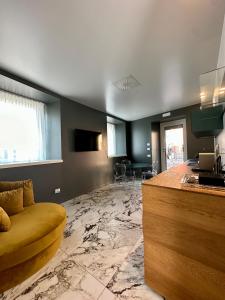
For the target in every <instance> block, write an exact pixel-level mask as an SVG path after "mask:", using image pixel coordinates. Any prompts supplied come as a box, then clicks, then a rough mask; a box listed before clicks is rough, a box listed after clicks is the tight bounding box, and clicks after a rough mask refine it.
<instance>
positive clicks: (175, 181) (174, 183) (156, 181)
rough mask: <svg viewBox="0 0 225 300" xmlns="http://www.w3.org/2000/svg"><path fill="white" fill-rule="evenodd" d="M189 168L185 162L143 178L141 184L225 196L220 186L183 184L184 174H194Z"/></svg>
mask: <svg viewBox="0 0 225 300" xmlns="http://www.w3.org/2000/svg"><path fill="white" fill-rule="evenodd" d="M191 169H192V166H188V165H187V163H184V164H181V165H179V166H177V167H173V168H170V169H169V170H167V171H164V172H162V173H160V174H158V175H157V176H155V177H153V178H151V179H149V180H145V181H144V182H143V185H150V186H158V187H162V188H169V189H176V190H185V191H189V192H195V193H203V194H208V195H216V196H222V197H225V188H222V187H221V188H220V187H216V188H214V187H212V188H210V187H209V186H207V187H202V186H195V187H193V185H192V184H190V185H188V184H183V183H182V182H181V181H182V178H183V177H184V175H185V174H196V173H194V172H193V171H192V170H191Z"/></svg>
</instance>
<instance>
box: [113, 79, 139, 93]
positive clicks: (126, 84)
mask: <svg viewBox="0 0 225 300" xmlns="http://www.w3.org/2000/svg"><path fill="white" fill-rule="evenodd" d="M113 85H114V86H115V87H116V88H118V89H119V90H121V91H128V90H130V89H132V88H135V87H137V86H139V85H141V84H140V82H138V81H137V79H136V78H135V77H134V76H133V75H129V76H127V77H124V78H122V79H120V80H118V81H116V82H114V83H113Z"/></svg>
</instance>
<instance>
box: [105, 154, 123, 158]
mask: <svg viewBox="0 0 225 300" xmlns="http://www.w3.org/2000/svg"><path fill="white" fill-rule="evenodd" d="M124 156H127V154H118V155H108V158H113V157H124Z"/></svg>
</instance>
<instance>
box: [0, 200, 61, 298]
mask: <svg viewBox="0 0 225 300" xmlns="http://www.w3.org/2000/svg"><path fill="white" fill-rule="evenodd" d="M10 219H11V224H12V225H11V229H10V230H9V231H8V232H0V293H2V292H4V291H6V290H8V289H10V288H12V287H14V286H16V285H17V284H19V283H21V282H22V281H24V280H25V279H26V278H28V277H30V276H31V275H33V274H34V273H35V272H37V271H38V270H39V269H41V268H42V267H43V266H44V265H45V264H46V263H47V262H48V261H49V260H50V259H51V258H52V257H53V256H54V254H55V253H56V251H57V249H58V248H59V246H60V242H61V240H62V237H63V231H64V227H65V224H66V211H65V209H64V207H62V206H61V205H58V204H55V203H37V204H34V205H31V206H28V207H25V208H24V210H23V211H22V212H20V213H18V214H16V215H13V216H11V217H10Z"/></svg>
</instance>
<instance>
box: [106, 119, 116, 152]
mask: <svg viewBox="0 0 225 300" xmlns="http://www.w3.org/2000/svg"><path fill="white" fill-rule="evenodd" d="M107 141H108V156H115V155H116V126H115V124H112V123H107Z"/></svg>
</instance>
